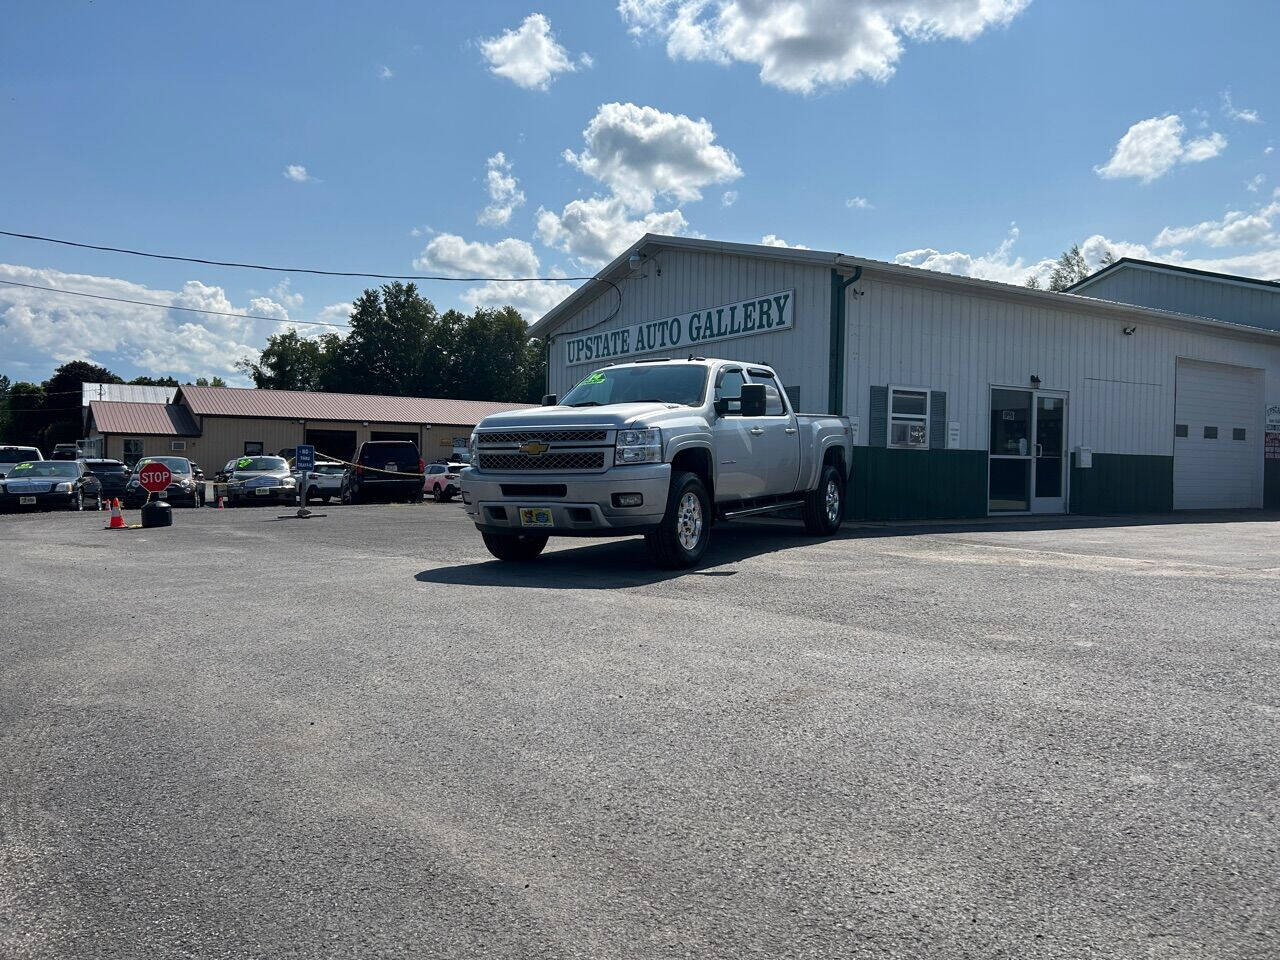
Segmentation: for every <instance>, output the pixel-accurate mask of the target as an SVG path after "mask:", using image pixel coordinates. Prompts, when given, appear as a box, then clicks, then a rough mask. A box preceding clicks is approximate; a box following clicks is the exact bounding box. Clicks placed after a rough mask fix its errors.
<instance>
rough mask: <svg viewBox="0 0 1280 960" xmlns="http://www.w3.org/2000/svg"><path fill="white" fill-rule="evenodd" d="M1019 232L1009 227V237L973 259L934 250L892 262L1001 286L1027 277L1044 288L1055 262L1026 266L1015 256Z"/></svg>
mask: <svg viewBox="0 0 1280 960" xmlns="http://www.w3.org/2000/svg"><path fill="white" fill-rule="evenodd" d="M1018 236H1019V230H1018V227H1017V225H1016V224H1013V225H1011V226H1010V227H1009V234H1008V236H1006V237H1005V238H1004V240H1003V241H1002V242H1001V244H1000V246H998V247H997V248H996V249H995V250H994V251H992V252H991V253H985V254H981V255H978V256H974V255H973V254H969V253H962V252H960V251H959V250H953V251H952V252H950V253H943V252H941V251H939V250H935V249H933V248H932V247H924V248H921V249H919V250H907V251H905V252H903V253H900V254H898V255H897V256H896V257H894V258H893V262H894V263H900V264H902V265H904V266H908V267H919V268H920V269H922V270H936V271H938V272H939V273H954V274H957V275H959V276H963V277H977V278H979V279H981V280H997V281H999V282H1001V283H1013V284H1019V285H1021V284H1024V283H1026V281H1027V278H1028V277H1035V278H1036V279H1037V280H1039V281H1040V283H1041V286H1044V285H1046V284H1047V282H1048V277H1049V273H1050V272H1051V271H1052V270H1053V260H1052V259H1045V260H1039V261H1037V262H1035V263H1031V264H1028V263H1024V262H1023V260H1022V258H1021V257H1014V256H1012V253H1013V246H1014V244H1015V243H1017V242H1018Z"/></svg>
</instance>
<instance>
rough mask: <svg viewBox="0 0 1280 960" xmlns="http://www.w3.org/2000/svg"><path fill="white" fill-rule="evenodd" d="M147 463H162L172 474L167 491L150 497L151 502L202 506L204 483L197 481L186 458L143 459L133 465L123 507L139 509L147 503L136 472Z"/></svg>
mask: <svg viewBox="0 0 1280 960" xmlns="http://www.w3.org/2000/svg"><path fill="white" fill-rule="evenodd" d="M149 463H163V464H164V465H165V466H166V467H168V468H169V470H170V472H171V473H172V474H173V479H172V480H171V481H169V489H167V490H166V491H165V492H164V493H162V494H157V495H154V496H153V497H152V499H153V500H167V501H169V503H174V504H179V503H180V504H185V505H186V506H188V507H199V506H202V505H203V504H204V482H203V479H197V477H196V474H195V469H194V467H193V466H192V464H191V461H190V460H188V459H187V458H186V457H143V458H142V459H141V460H139V461H138V462H137V463H135V464H134V465H133V473H132V474H130V476H129V482H128V483H127V484H125V488H124V505H125V506H126V507H140V506H142V505H143V504H144V503H146V502H147V491H146V490H145V489H144V488H143V486H142V481H140V480H139V479H138V472H139V471H140V470H141V469H142V468H143V467H145V466H146V465H147V464H149Z"/></svg>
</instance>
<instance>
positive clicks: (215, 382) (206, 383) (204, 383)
mask: <svg viewBox="0 0 1280 960" xmlns="http://www.w3.org/2000/svg"><path fill="white" fill-rule="evenodd" d="M226 385H227V381H225V380H223V379H222V378H221V377H214V378H212V379H210V378H209V377H196V382H195V383H194V384H193V386H197V387H225V386H226Z"/></svg>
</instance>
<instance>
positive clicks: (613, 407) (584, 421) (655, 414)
mask: <svg viewBox="0 0 1280 960" xmlns="http://www.w3.org/2000/svg"><path fill="white" fill-rule="evenodd" d="M690 409H692V408H690V407H684V406H681V405H680V404H678V403H613V404H609V405H608V406H604V407H538V408H536V409H533V410H516V411H512V412H511V413H495V414H492V415H490V416H488V417H485V418H484V419H483V420H481V421H480V423H479V424H478V425H477V428H478V429H482V430H497V429H515V430H537V429H539V428H543V427H545V428H547V429H550V428H552V427H605V428H614V429H617V428H618V427H629V426H633V425H635V424H636V423H641V424H645V425H648V424H655V425H656V424H658V423H660V422H661V421H663V420H666V419H668V418H669V417H671V416H672V415H673V414H675V413H677V412H678V411H682V410H683V411H688V410H690Z"/></svg>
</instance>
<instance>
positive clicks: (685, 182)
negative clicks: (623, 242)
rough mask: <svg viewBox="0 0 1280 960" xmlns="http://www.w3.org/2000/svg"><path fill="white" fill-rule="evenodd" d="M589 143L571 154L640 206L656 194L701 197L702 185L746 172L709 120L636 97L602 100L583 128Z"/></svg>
mask: <svg viewBox="0 0 1280 960" xmlns="http://www.w3.org/2000/svg"><path fill="white" fill-rule="evenodd" d="M582 136H583V139H584V140H585V141H586V144H587V145H586V148H585V149H584V150H583V151H582V152H581V153H574V152H573V151H572V150H566V151H565V152H564V157H565V160H567V161H568V162H569V163H571V164H573V165H574V166H576V167H577V168H578V169H580V170H581V171H582V172H583V173H585V174H587V175H588V176H590V177H593V178H595V179H596V180H599V181H600V182H601V183H603V184H605V185H606V186H608V187H609V188H610V189H611V190H613V192H614V193H615V194H616V195H617V196H619V197H621V198H622V199H623V200H625V201H626V203H627V204H628V205H629V206H630V207H632V208H633V209H634V210H637V211H644V210H649V209H652V207H653V204H654V197H655V195H659V194H661V195H665V196H669V197H672V198H673V199H675V200H676V201H678V202H685V201H690V200H700V199H701V198H702V189H703V188H704V187H707V186H710V185H711V184H714V183H727V182H728V181H730V180H736V179H737V178H739V177H741V176H742V169H741V168H740V167H739V166H738V161H737V158H735V157H734V155H733V154H732V153H731V152H730V151H728V150H726V149H725V148H724V147H722V146H720V145H719V144H717V143H716V142H715V139H716V134H715V131H714V130H713V129H712V127H711V124H710V123H709V122H708V121H706V120H702V119H699V120H693V119H691V118H690V117H686V116H684V115H683V114H673V113H664V112H663V111H661V110H658V109H656V108H655V107H640V106H636V105H635V104H634V103H605V104H601V106H600V108H599V109H598V110H597V111H596V115H595V116H594V117H592V118H591V122H590V123H588V124H587V127H586V129H585V130H583V131H582Z"/></svg>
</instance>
